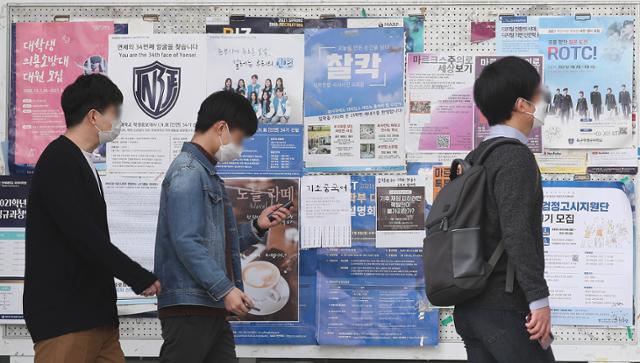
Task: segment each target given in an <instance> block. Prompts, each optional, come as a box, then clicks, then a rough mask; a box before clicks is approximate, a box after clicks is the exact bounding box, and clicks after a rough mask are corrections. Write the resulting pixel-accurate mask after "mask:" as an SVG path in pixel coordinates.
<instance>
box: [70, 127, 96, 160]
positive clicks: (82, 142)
mask: <svg viewBox="0 0 640 363" xmlns="http://www.w3.org/2000/svg"><path fill="white" fill-rule="evenodd" d="M77 127H78V128H72V129H67V131H66V132H65V133H64V136H65V137H66V138H67V139H69V140H71V141H72V142H73V143H74V144H76V146H77V147H79V148H80V150H84V151H86V152H88V153H90V152H93V150H95V149H96V148H97V147H98V145H100V143H99V142H96V141H95V140H89V138H88V137H87V136H86V135H85V132H83V131H82V130H81V129H80V127H81V126H77Z"/></svg>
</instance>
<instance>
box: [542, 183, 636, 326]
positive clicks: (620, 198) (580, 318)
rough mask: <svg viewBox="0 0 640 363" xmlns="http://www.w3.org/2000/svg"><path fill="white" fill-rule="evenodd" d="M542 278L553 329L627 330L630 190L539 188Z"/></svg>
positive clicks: (600, 185)
mask: <svg viewBox="0 0 640 363" xmlns="http://www.w3.org/2000/svg"><path fill="white" fill-rule="evenodd" d="M543 187H544V206H543V214H544V219H543V233H544V244H545V278H546V280H547V283H548V285H549V290H550V294H551V296H550V305H551V307H552V320H553V322H554V324H556V325H599V326H617V327H624V326H630V325H633V323H634V320H633V286H634V285H633V282H634V278H633V270H634V257H633V256H634V247H633V246H634V235H633V233H634V228H633V209H632V208H633V207H632V204H631V201H630V197H631V198H633V190H629V188H632V187H633V184H631V183H629V184H622V183H613V182H544V185H543Z"/></svg>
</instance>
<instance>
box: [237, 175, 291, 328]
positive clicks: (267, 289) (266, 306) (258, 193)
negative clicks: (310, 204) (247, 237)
mask: <svg viewBox="0 0 640 363" xmlns="http://www.w3.org/2000/svg"><path fill="white" fill-rule="evenodd" d="M225 186H226V189H227V194H228V196H229V199H230V200H231V202H232V205H233V214H234V216H235V218H236V221H237V223H238V225H240V224H242V223H251V221H252V220H253V219H254V218H257V217H258V216H259V215H260V213H262V211H263V210H264V209H265V208H267V207H269V206H271V205H274V204H279V203H285V202H286V201H288V200H291V201H292V202H293V206H292V208H291V209H290V213H291V216H292V217H291V218H290V219H287V220H285V221H284V222H283V223H282V224H279V225H278V226H276V227H273V228H271V229H270V230H269V233H268V235H267V240H266V243H265V244H257V245H251V246H248V245H241V246H240V258H241V264H242V277H243V283H244V285H245V292H246V293H247V294H248V295H249V296H250V297H251V298H252V299H253V300H254V302H255V303H256V306H257V307H258V308H259V309H260V310H259V311H253V310H252V312H251V314H250V315H249V317H248V318H247V320H257V321H298V308H299V306H298V297H299V293H298V266H299V265H298V260H299V246H300V237H299V236H300V227H299V223H298V214H299V212H298V210H299V206H300V199H299V180H298V179H226V180H225ZM241 242H242V241H241ZM258 280H259V281H261V283H260V284H258V283H256V281H258ZM262 281H268V284H267V283H266V282H265V283H262ZM263 285H264V286H263Z"/></svg>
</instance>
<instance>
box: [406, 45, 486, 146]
mask: <svg viewBox="0 0 640 363" xmlns="http://www.w3.org/2000/svg"><path fill="white" fill-rule="evenodd" d="M474 65H475V63H474V58H473V56H472V55H468V54H431V53H409V54H407V103H408V105H409V108H408V112H407V127H406V143H407V152H408V153H423V152H447V151H452V152H453V151H455V152H460V151H470V150H471V149H473V80H474Z"/></svg>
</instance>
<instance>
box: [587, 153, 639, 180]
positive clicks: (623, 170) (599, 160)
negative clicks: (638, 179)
mask: <svg viewBox="0 0 640 363" xmlns="http://www.w3.org/2000/svg"><path fill="white" fill-rule="evenodd" d="M587 172H588V173H589V174H627V175H636V174H638V156H637V151H636V149H611V150H593V151H590V152H589V153H588V154H587Z"/></svg>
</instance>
